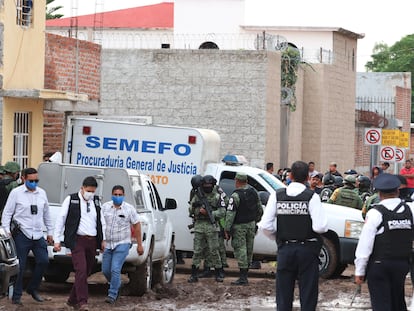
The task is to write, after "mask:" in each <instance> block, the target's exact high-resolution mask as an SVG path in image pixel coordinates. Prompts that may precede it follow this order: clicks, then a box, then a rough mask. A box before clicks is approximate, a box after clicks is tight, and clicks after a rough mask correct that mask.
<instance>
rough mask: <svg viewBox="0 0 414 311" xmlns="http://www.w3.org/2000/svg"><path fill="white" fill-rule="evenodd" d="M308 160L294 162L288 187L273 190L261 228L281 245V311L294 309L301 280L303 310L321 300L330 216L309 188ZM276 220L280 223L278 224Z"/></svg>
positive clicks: (278, 280)
mask: <svg viewBox="0 0 414 311" xmlns="http://www.w3.org/2000/svg"><path fill="white" fill-rule="evenodd" d="M308 172H309V168H308V164H307V163H305V162H303V161H296V162H294V163H293V164H292V167H291V172H290V178H291V180H292V182H291V183H290V184H289V186H288V187H287V188H281V189H278V190H277V191H276V193H272V194H271V195H270V197H269V200H268V203H267V205H266V208H265V211H264V214H263V217H262V220H261V222H260V223H259V228H260V229H261V230H263V233H264V234H265V235H267V236H268V237H269V238H270V239H273V240H275V239H276V242H277V246H278V253H277V272H276V304H277V310H278V311H288V310H292V303H293V293H294V288H295V282H296V280H298V284H299V295H300V302H301V310H303V311H305V310H309V311H311V310H312V311H314V310H315V309H316V305H317V302H318V281H319V269H318V265H319V252H320V249H321V246H322V241H321V237H320V236H319V234H320V233H324V232H326V231H327V223H328V221H327V217H326V215H325V212H324V209H323V207H322V203H321V200H320V198H319V195H317V194H316V193H314V192H313V191H312V190H310V189H307V188H306V186H305V183H306V182H307V180H308ZM275 224H276V226H275Z"/></svg>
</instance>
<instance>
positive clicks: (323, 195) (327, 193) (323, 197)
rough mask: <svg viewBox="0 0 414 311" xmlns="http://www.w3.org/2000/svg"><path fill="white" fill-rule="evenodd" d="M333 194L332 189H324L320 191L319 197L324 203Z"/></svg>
mask: <svg viewBox="0 0 414 311" xmlns="http://www.w3.org/2000/svg"><path fill="white" fill-rule="evenodd" d="M332 193H333V190H332V188H330V187H325V188H323V189H322V191H321V193H320V194H319V197H320V198H321V201H322V202H326V201H328V200H329V198H330V197H331V195H332Z"/></svg>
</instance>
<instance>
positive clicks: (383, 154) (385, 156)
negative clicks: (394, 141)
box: [380, 146, 396, 162]
mask: <svg viewBox="0 0 414 311" xmlns="http://www.w3.org/2000/svg"><path fill="white" fill-rule="evenodd" d="M395 149H396V148H395V147H394V146H382V147H381V149H380V158H381V161H387V162H394V161H395V160H396V157H395V154H396V150H395Z"/></svg>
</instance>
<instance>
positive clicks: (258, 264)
mask: <svg viewBox="0 0 414 311" xmlns="http://www.w3.org/2000/svg"><path fill="white" fill-rule="evenodd" d="M261 268H262V264H261V262H260V261H256V260H255V261H252V262H251V263H250V264H249V269H261Z"/></svg>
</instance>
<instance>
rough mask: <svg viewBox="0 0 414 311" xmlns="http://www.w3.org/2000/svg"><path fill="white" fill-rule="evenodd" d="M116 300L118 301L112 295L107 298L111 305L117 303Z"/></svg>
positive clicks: (106, 300)
mask: <svg viewBox="0 0 414 311" xmlns="http://www.w3.org/2000/svg"><path fill="white" fill-rule="evenodd" d="M115 301H116V299H114V298H112V297H109V296H108V297H106V298H105V302H106V303H109V304H111V305H113V304H114V303H115Z"/></svg>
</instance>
